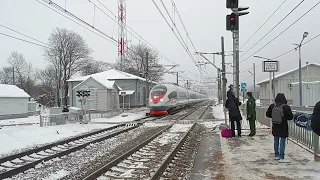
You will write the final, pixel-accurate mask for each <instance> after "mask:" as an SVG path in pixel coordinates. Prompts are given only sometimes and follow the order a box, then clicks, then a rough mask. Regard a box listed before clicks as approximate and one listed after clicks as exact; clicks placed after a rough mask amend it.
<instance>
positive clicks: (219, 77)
mask: <svg viewBox="0 0 320 180" xmlns="http://www.w3.org/2000/svg"><path fill="white" fill-rule="evenodd" d="M220 71H221V70H220V69H217V75H218V77H217V81H218V102H219V104H220V103H221V99H222V98H221V73H220Z"/></svg>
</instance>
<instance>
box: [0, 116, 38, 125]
mask: <svg viewBox="0 0 320 180" xmlns="http://www.w3.org/2000/svg"><path fill="white" fill-rule="evenodd" d="M36 123H40V116H29V117H27V118H18V119H7V120H0V127H1V126H9V125H23V124H36Z"/></svg>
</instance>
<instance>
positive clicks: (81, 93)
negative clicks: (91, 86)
mask: <svg viewBox="0 0 320 180" xmlns="http://www.w3.org/2000/svg"><path fill="white" fill-rule="evenodd" d="M76 92H77V96H78V97H89V96H90V90H78V91H76Z"/></svg>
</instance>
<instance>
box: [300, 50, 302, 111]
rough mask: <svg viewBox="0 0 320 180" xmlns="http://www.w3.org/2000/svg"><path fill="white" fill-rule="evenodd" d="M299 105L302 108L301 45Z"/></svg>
mask: <svg viewBox="0 0 320 180" xmlns="http://www.w3.org/2000/svg"><path fill="white" fill-rule="evenodd" d="M299 105H300V106H302V74H301V44H300V45H299Z"/></svg>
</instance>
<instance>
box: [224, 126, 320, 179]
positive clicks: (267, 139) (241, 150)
mask: <svg viewBox="0 0 320 180" xmlns="http://www.w3.org/2000/svg"><path fill="white" fill-rule="evenodd" d="M258 134H259V135H257V136H254V137H241V138H231V139H226V138H220V140H221V148H222V153H223V159H224V160H223V161H224V162H223V164H224V167H225V168H224V170H225V173H224V174H225V175H227V176H228V177H226V179H254V180H265V179H276V180H289V179H294V180H296V179H310V180H319V179H320V164H319V163H317V162H315V161H314V160H313V154H311V153H309V152H307V151H306V150H304V149H302V148H301V147H299V146H297V145H296V144H294V143H292V142H291V141H289V143H288V144H287V147H286V158H287V159H288V160H290V163H284V164H281V163H279V162H278V161H275V160H273V157H274V154H273V136H271V135H267V134H262V133H261V132H260V133H258ZM248 157H250V158H248Z"/></svg>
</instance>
